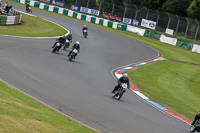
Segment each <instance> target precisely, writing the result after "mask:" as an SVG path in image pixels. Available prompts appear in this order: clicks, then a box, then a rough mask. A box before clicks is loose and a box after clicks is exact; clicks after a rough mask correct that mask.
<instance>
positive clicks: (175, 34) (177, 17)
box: [175, 15, 180, 35]
mask: <svg viewBox="0 0 200 133" xmlns="http://www.w3.org/2000/svg"><path fill="white" fill-rule="evenodd" d="M176 17H177V19H178V23H177V26H176V33H175V35H176V34H177V32H178V27H179V23H180V20H179V17H178V15H176Z"/></svg>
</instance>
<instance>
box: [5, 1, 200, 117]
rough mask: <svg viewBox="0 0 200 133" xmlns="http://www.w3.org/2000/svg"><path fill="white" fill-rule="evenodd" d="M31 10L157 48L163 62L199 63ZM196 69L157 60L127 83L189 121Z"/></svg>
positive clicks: (164, 47)
mask: <svg viewBox="0 0 200 133" xmlns="http://www.w3.org/2000/svg"><path fill="white" fill-rule="evenodd" d="M6 1H8V2H9V3H12V4H16V5H21V4H18V3H15V2H12V1H10V0H6ZM21 6H22V5H21ZM23 6H24V5H23ZM24 7H25V6H24ZM32 9H33V12H34V10H39V11H42V12H45V13H49V14H52V15H57V16H60V17H64V18H67V19H71V20H74V21H78V22H81V23H84V24H87V25H92V26H95V27H98V28H101V29H104V30H107V31H110V32H114V33H116V34H120V35H122V36H125V37H127V38H130V39H133V40H136V41H138V42H142V43H144V44H147V45H149V46H151V47H153V48H155V49H157V50H158V51H159V52H160V53H161V55H162V56H163V57H164V58H167V59H172V60H177V61H183V62H188V63H194V64H200V55H199V54H197V53H193V52H191V51H188V50H184V49H181V48H178V47H175V46H172V45H169V44H165V43H161V42H159V41H157V40H154V39H151V38H147V37H142V36H139V35H137V34H134V33H131V32H126V31H120V30H115V29H112V28H108V27H104V26H101V25H96V24H92V23H89V22H85V21H82V20H78V19H75V18H71V17H68V16H64V15H61V14H57V13H53V12H49V11H45V10H41V9H38V8H35V7H32ZM199 69H200V67H199V66H194V65H188V64H182V63H175V62H168V61H158V62H155V63H150V64H147V65H144V66H141V67H139V69H137V71H132V72H130V73H129V75H130V78H131V80H132V81H134V83H136V85H137V86H138V88H139V89H140V90H141V91H142V93H144V94H145V95H146V96H148V97H149V98H150V99H151V100H154V101H156V102H158V103H160V104H161V105H163V106H164V107H166V108H168V109H171V110H173V111H175V112H176V113H177V114H179V115H181V116H183V117H185V118H187V119H189V120H192V119H193V117H194V115H195V113H196V112H197V110H199V108H198V106H199V105H198V102H199V100H200V97H199V94H200V90H199V89H198V85H199V84H198V83H199V82H200V78H199V76H198V75H199ZM147 77H149V78H147Z"/></svg>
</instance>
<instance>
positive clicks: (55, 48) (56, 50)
mask: <svg viewBox="0 0 200 133" xmlns="http://www.w3.org/2000/svg"><path fill="white" fill-rule="evenodd" d="M61 47H62V44H60V43H59V42H57V43H56V45H55V47H54V48H53V51H52V53H56V52H59V50H60V48H61Z"/></svg>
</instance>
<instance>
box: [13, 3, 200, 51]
mask: <svg viewBox="0 0 200 133" xmlns="http://www.w3.org/2000/svg"><path fill="white" fill-rule="evenodd" d="M14 1H16V2H19V3H24V0H14ZM27 1H29V0H25V3H26V2H27ZM30 5H31V6H34V7H37V8H41V9H44V10H48V11H52V12H56V13H60V14H63V15H66V16H70V17H73V18H77V19H80V15H79V13H78V12H75V11H72V10H68V9H64V8H60V7H57V8H59V10H58V11H57V9H55V6H52V5H50V6H49V5H47V4H44V3H40V2H38V1H32V0H31V1H30ZM40 5H41V6H40ZM49 7H50V8H49ZM81 20H83V21H88V22H90V23H95V24H99V25H103V26H106V27H110V28H114V29H118V30H124V31H129V32H133V33H136V34H138V35H141V36H144V35H145V36H147V37H150V38H154V39H157V40H159V41H162V42H164V43H167V44H171V45H174V46H178V47H181V48H184V49H187V50H190V51H192V52H197V51H198V52H197V53H200V52H199V50H197V49H198V47H197V46H196V44H195V48H193V46H194V44H192V43H188V42H185V41H182V40H178V41H176V38H171V40H175V41H173V42H167V41H166V40H165V39H166V38H165V39H164V40H163V37H162V39H160V38H161V36H162V35H161V34H159V33H156V32H154V31H149V30H146V29H141V28H138V27H135V26H132V25H127V24H124V23H119V22H114V21H109V20H107V19H103V18H98V17H94V16H91V15H85V14H82V15H81ZM168 39H169V38H168ZM174 43H176V44H174Z"/></svg>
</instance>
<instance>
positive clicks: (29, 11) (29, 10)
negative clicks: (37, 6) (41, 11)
mask: <svg viewBox="0 0 200 133" xmlns="http://www.w3.org/2000/svg"><path fill="white" fill-rule="evenodd" d="M26 12H27V13H31V14H32V9H31V7H30V6H29V7H28V9H26Z"/></svg>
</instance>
